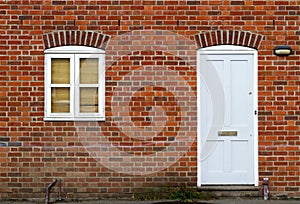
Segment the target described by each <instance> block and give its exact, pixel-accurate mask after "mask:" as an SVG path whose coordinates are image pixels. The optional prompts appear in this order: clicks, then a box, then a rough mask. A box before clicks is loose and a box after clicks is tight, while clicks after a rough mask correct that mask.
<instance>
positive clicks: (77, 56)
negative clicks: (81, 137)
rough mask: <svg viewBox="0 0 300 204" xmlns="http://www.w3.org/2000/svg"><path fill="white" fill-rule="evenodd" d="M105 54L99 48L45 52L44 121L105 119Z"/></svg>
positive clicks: (66, 48) (72, 48) (82, 47)
mask: <svg viewBox="0 0 300 204" xmlns="http://www.w3.org/2000/svg"><path fill="white" fill-rule="evenodd" d="M104 86H105V55H104V51H103V50H101V49H96V48H91V47H85V46H62V47H56V48H50V49H47V50H45V118H44V119H45V120H46V121H95V120H96V121H103V120H105V114H104V105H105V87H104Z"/></svg>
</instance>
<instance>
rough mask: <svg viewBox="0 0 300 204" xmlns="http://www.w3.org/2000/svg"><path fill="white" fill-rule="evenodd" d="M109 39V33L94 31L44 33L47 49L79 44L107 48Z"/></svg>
mask: <svg viewBox="0 0 300 204" xmlns="http://www.w3.org/2000/svg"><path fill="white" fill-rule="evenodd" d="M109 39H110V36H109V35H106V34H103V33H98V32H93V31H55V32H51V33H45V34H44V35H43V41H44V46H45V49H49V48H53V47H59V46H66V45H78V46H88V47H95V48H99V49H103V50H105V49H106V47H107V44H108V42H109Z"/></svg>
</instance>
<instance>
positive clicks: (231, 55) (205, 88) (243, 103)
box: [198, 52, 257, 185]
mask: <svg viewBox="0 0 300 204" xmlns="http://www.w3.org/2000/svg"><path fill="white" fill-rule="evenodd" d="M198 61H200V64H198V71H199V72H200V80H199V81H200V95H198V96H200V97H199V99H198V100H200V103H198V104H200V111H199V113H198V114H200V116H199V115H198V118H199V119H200V120H199V122H200V127H199V126H198V127H199V129H200V131H199V137H200V138H201V139H200V141H199V140H198V141H199V142H200V158H199V159H200V160H201V161H200V162H199V163H200V170H199V171H200V174H201V175H200V176H201V179H200V181H201V184H200V185H222V184H223V185H226V184H229V185H234V184H236V185H240V184H255V183H256V181H255V180H256V178H255V177H256V176H255V167H256V165H255V159H256V158H255V152H254V151H255V147H254V145H255V139H254V138H255V137H256V136H255V135H256V132H255V127H256V125H255V124H254V123H255V121H256V120H255V117H257V116H256V110H255V109H256V106H255V102H256V99H255V98H254V97H256V91H255V86H256V85H255V84H254V83H255V81H256V80H255V79H254V75H255V74H254V55H253V54H249V53H248V54H243V53H241V52H236V53H235V52H224V53H222V52H219V53H216V52H212V53H210V52H206V53H201V54H200V55H198ZM199 69H200V70H199ZM199 81H198V82H199ZM254 92H255V93H254ZM198 167H199V166H198Z"/></svg>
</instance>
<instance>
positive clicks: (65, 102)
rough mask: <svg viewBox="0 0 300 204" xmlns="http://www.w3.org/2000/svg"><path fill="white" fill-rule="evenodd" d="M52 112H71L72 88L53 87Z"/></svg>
mask: <svg viewBox="0 0 300 204" xmlns="http://www.w3.org/2000/svg"><path fill="white" fill-rule="evenodd" d="M51 112H52V113H69V112H70V88H51Z"/></svg>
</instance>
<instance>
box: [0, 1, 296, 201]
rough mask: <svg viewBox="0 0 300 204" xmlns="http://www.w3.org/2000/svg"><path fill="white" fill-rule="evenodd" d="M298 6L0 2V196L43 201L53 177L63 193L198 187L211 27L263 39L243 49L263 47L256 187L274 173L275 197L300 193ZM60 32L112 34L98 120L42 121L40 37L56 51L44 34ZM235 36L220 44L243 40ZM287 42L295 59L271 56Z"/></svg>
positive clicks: (113, 193) (82, 194)
mask: <svg viewBox="0 0 300 204" xmlns="http://www.w3.org/2000/svg"><path fill="white" fill-rule="evenodd" d="M299 8H300V1H298V0H289V1H277V0H276V1H253V0H245V1H229V0H222V1H213V0H209V1H208V0H207V1H196V0H191V1H188V0H187V1H171V0H165V1H154V0H132V1H125V0H124V1H123V0H120V1H100V0H98V1H93V0H89V1H88V0H82V1H79V0H72V1H71V0H66V1H58V0H57V1H54V0H53V1H51V0H15V1H14V0H3V1H0V14H1V15H0V84H1V86H0V144H1V146H0V174H1V176H0V183H1V184H0V198H1V199H4V198H43V196H44V192H45V187H46V186H47V184H48V183H49V182H51V181H52V179H53V178H61V179H62V181H63V196H64V197H68V198H70V197H75V198H76V197H79V198H84V197H104V196H119V195H122V196H125V195H128V194H131V193H134V192H136V191H140V190H143V189H144V188H145V187H159V186H160V187H161V186H168V185H170V186H176V185H180V184H186V185H189V186H196V180H197V177H196V176H197V164H196V160H197V157H196V156H197V148H196V147H197V144H196V141H195V139H196V133H197V132H196V116H197V115H196V109H197V107H196V70H195V65H196V62H195V58H196V49H197V47H201V46H203V45H202V44H201V43H202V42H201V41H197V36H198V37H199V36H201V35H198V34H202V33H210V35H209V36H210V37H212V35H213V33H214V32H210V31H221V32H223V33H230V32H232V31H236V32H241V33H245V34H246V36H247V34H248V33H251V34H253V35H255V36H256V39H257V38H259V40H260V44H255V42H256V41H255V42H252V41H251V40H250V41H249V43H248V46H249V45H250V44H251V45H253V46H252V47H258V51H259V52H258V53H259V62H258V64H259V67H258V70H259V73H258V76H259V84H258V87H259V124H258V125H259V176H260V181H261V179H262V177H269V179H270V190H271V193H272V194H273V195H275V194H278V193H287V194H289V195H292V196H295V195H297V194H299V193H298V191H299V187H300V181H299V172H300V169H299V167H300V163H299V159H300V151H299V145H300V138H299V125H300V123H299V115H300V110H299V105H300V103H299V101H300V100H299V99H300V92H299V85H300V83H299V74H300V71H299V64H300V59H299V51H298V49H297V48H298V44H299V34H300V33H299V30H298V28H299V22H300V21H299ZM57 31H60V33H64V34H65V35H66V36H67V35H69V38H68V39H69V44H79V45H80V43H75V42H80V41H79V40H77V38H76V37H75V36H74V40H72V31H74V33H78V31H89V32H88V33H86V32H82V33H86V34H89V33H91V34H90V35H91V37H92V39H93V40H91V41H89V42H85V43H87V45H90V46H92V44H94V43H96V42H99V40H98V41H97V40H95V39H94V38H96V37H95V36H96V35H97V36H98V37H97V39H99V38H100V36H107V38H106V37H102V39H101V43H103V44H101V43H100V44H97V45H95V47H101V46H104V47H102V48H106V93H105V95H106V121H105V122H99V123H96V124H95V123H74V122H44V121H43V116H44V49H45V48H47V47H52V46H53V45H47V43H45V42H50V43H51V42H53V43H55V45H56V44H60V45H63V44H62V43H56V40H57V39H56V38H55V35H53V37H54V38H53V40H52V41H51V39H49V38H48V41H47V40H45V37H44V38H43V35H44V34H48V33H52V32H54V33H56V32H57ZM64 31H70V32H64ZM75 31H76V32H75ZM97 33H102V34H97ZM205 35H206V37H207V36H208V34H205ZM44 36H47V35H44ZM108 36H110V40H109V39H108V38H109V37H108ZM195 36H196V38H195ZM246 36H245V38H246ZM48 37H49V36H48ZM66 38H67V37H66ZM105 38H106V40H105ZM199 39H201V37H200V38H199ZM206 39H207V41H210V43H211V44H212V45H213V44H224V43H225V42H224V41H220V42H219V41H218V40H213V39H211V40H208V38H206ZM234 40H235V39H233V41H232V40H231V41H228V42H226V43H232V42H233V43H234V44H243V43H241V42H238V41H237V42H235V41H234ZM94 41H95V42H94ZM66 42H67V39H66ZM200 42H201V43H200ZM243 42H244V41H243ZM206 43H208V42H206ZM226 43H225V44H226ZM285 44H288V45H291V46H292V48H293V50H294V52H293V55H291V56H289V57H276V56H275V55H273V48H274V46H276V45H285ZM208 45H210V44H209V43H208ZM243 45H244V44H243ZM86 125H89V126H90V127H88V128H87V129H84V131H87V132H89V133H90V135H88V137H87V139H86V137H85V134H81V133H82V129H80V128H81V127H86ZM89 139H90V140H91V141H94V143H96V144H101V145H102V146H101V147H102V149H101V148H98V149H95V148H93V147H92V145H93V144H94V143H93V142H90V141H89ZM105 153H109V154H105ZM157 155H159V157H157ZM165 168H166V169H165ZM149 173H150V174H149Z"/></svg>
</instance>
